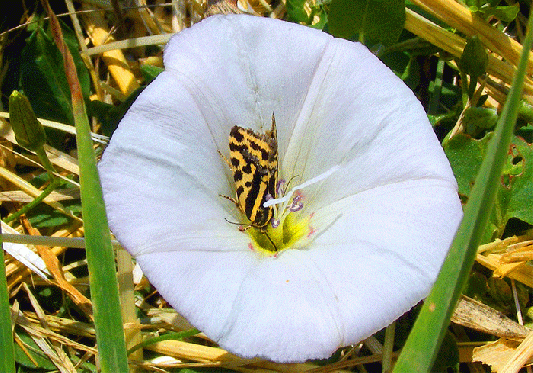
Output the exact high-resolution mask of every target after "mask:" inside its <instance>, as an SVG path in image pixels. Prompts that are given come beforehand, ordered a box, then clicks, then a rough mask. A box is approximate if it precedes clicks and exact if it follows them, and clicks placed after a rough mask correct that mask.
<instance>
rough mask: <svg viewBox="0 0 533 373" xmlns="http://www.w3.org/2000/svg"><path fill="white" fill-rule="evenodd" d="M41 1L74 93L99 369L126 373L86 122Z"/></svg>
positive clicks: (70, 64) (68, 63) (70, 68)
mask: <svg viewBox="0 0 533 373" xmlns="http://www.w3.org/2000/svg"><path fill="white" fill-rule="evenodd" d="M44 5H45V8H46V9H47V12H48V15H49V16H50V26H51V30H52V34H53V36H54V40H55V42H56V44H57V46H58V48H59V50H60V51H61V53H62V54H63V61H64V64H65V73H66V74H67V81H68V82H69V86H70V90H71V94H72V108H73V114H74V122H75V124H76V141H77V144H78V160H79V165H80V190H81V202H82V214H83V223H84V228H85V243H86V255H87V265H88V267H89V285H90V288H91V299H92V302H93V309H94V322H95V330H96V341H97V344H98V353H99V359H100V366H101V371H102V373H127V372H128V363H127V357H126V343H125V340H124V330H123V325H122V318H121V312H120V302H119V296H118V283H117V278H116V272H115V257H114V253H113V247H112V245H111V235H110V233H109V228H108V224H107V217H106V212H105V206H104V199H103V195H102V188H101V186H100V178H99V176H98V170H97V167H96V157H95V153H94V149H93V143H92V140H91V132H90V126H89V120H88V118H87V113H86V111H85V105H84V102H83V95H82V93H81V88H80V84H79V81H78V78H77V74H76V67H75V65H74V61H73V59H72V55H71V54H70V52H69V50H68V48H67V47H66V45H65V43H64V41H63V37H62V35H61V28H60V26H59V22H58V21H57V18H56V17H55V14H54V13H53V12H52V10H51V8H50V6H49V4H48V3H47V2H45V3H44Z"/></svg>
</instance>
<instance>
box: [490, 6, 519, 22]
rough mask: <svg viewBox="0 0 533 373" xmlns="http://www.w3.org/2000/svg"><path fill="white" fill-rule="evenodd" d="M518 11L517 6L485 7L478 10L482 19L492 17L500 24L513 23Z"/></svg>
mask: <svg viewBox="0 0 533 373" xmlns="http://www.w3.org/2000/svg"><path fill="white" fill-rule="evenodd" d="M519 11H520V6H519V5H518V4H515V5H508V6H487V7H482V8H481V9H480V12H481V13H482V14H483V17H484V18H488V17H491V16H494V17H496V18H498V19H499V20H500V21H502V22H511V21H514V20H515V18H516V16H517V15H518V12H519Z"/></svg>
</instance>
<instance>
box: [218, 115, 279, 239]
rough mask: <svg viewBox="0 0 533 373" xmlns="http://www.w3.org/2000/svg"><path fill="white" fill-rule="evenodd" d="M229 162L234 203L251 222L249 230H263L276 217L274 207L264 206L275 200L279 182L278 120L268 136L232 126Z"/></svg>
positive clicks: (273, 124) (274, 121) (268, 132)
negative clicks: (233, 189) (233, 187)
mask: <svg viewBox="0 0 533 373" xmlns="http://www.w3.org/2000/svg"><path fill="white" fill-rule="evenodd" d="M229 151H230V159H229V161H228V160H227V159H226V162H227V163H228V165H229V167H230V169H231V171H232V173H233V180H234V182H235V197H236V198H231V197H226V198H228V199H229V200H231V201H233V202H234V203H235V204H236V205H237V207H238V208H239V210H240V211H242V213H244V215H246V217H247V218H248V220H250V226H252V227H255V228H259V229H264V227H266V226H267V225H268V223H269V222H270V221H271V220H272V218H273V216H274V209H273V207H272V206H269V207H266V208H265V207H264V206H263V204H264V203H265V202H266V201H267V200H268V199H270V198H276V182H277V178H278V142H277V130H276V120H275V118H274V114H272V127H271V129H270V131H266V132H265V133H263V134H262V133H256V132H254V131H253V130H251V129H249V128H243V127H239V126H233V128H232V129H231V131H230V134H229Z"/></svg>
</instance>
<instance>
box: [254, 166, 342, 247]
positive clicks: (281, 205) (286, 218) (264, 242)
mask: <svg viewBox="0 0 533 373" xmlns="http://www.w3.org/2000/svg"><path fill="white" fill-rule="evenodd" d="M338 168H339V166H334V167H332V168H330V169H329V170H327V171H326V172H324V173H322V174H320V175H318V176H316V177H314V178H312V179H310V180H308V181H306V182H304V183H302V184H300V185H297V186H295V187H294V188H292V189H291V190H290V191H288V192H287V191H286V188H287V182H286V181H285V180H283V179H281V180H279V181H278V183H277V185H276V195H277V196H279V198H272V197H270V198H268V197H267V200H266V202H264V203H263V207H264V208H268V207H270V206H272V207H273V208H274V217H273V218H272V220H271V221H270V224H267V225H266V226H265V227H262V228H253V229H250V230H249V231H248V232H249V235H250V237H251V238H252V239H253V241H254V242H255V244H256V245H255V246H256V247H257V248H258V249H259V250H260V251H262V252H264V253H267V254H269V255H275V254H277V253H279V252H280V251H282V250H285V249H288V248H291V247H293V246H294V245H295V244H296V242H298V241H300V240H301V239H302V238H304V237H306V238H308V237H310V236H311V235H312V234H313V233H314V232H315V230H314V229H313V228H312V227H311V225H310V220H311V217H312V215H313V214H310V215H308V216H298V214H295V213H297V212H299V211H300V210H302V209H303V207H304V199H305V198H304V195H303V193H302V189H304V188H306V187H308V186H310V185H313V184H316V183H318V182H319V181H322V180H324V179H326V178H327V177H329V176H330V175H331V174H333V173H334V172H335V171H337V170H338Z"/></svg>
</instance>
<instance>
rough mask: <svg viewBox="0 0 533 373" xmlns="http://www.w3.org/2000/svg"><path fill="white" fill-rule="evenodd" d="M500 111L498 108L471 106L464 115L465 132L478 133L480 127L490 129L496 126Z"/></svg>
mask: <svg viewBox="0 0 533 373" xmlns="http://www.w3.org/2000/svg"><path fill="white" fill-rule="evenodd" d="M497 122H498V113H497V112H496V109H491V108H485V107H469V108H467V109H466V110H465V112H464V116H463V125H464V126H465V132H466V133H468V134H472V135H476V134H477V132H478V131H479V130H480V129H483V130H489V129H492V128H494V127H495V126H496V123H497Z"/></svg>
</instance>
